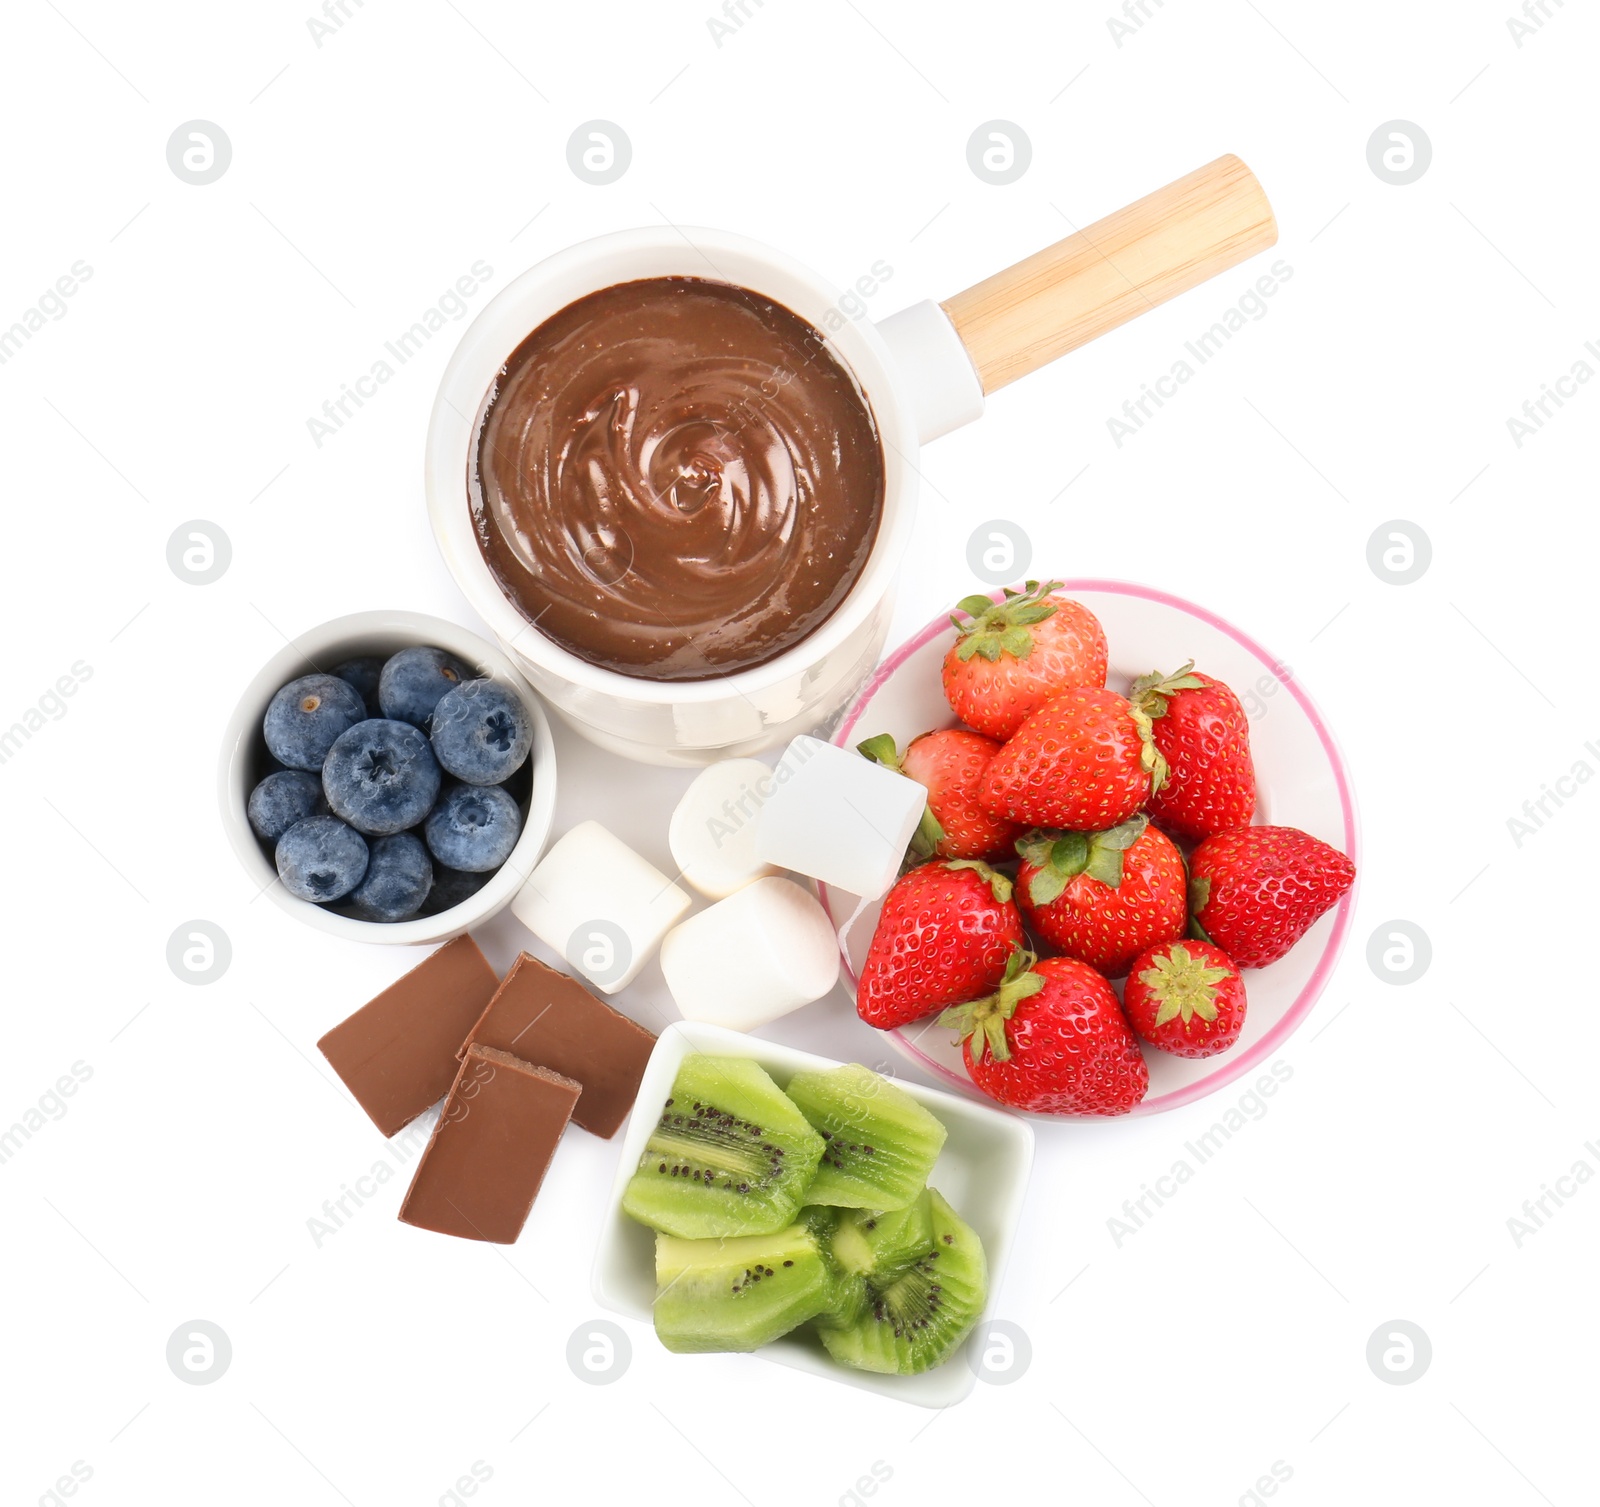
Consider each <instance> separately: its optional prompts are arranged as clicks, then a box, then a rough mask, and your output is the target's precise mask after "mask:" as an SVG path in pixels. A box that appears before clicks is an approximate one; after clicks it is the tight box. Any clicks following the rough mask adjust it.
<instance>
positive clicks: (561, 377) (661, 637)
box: [469, 277, 884, 680]
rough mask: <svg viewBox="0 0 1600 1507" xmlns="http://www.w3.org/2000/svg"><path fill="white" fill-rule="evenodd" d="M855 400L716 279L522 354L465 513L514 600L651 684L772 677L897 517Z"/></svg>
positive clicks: (573, 307) (570, 309)
mask: <svg viewBox="0 0 1600 1507" xmlns="http://www.w3.org/2000/svg"><path fill="white" fill-rule="evenodd" d="M883 485H884V477H883V453H882V450H881V448H880V446H879V442H878V433H877V427H876V425H875V423H874V421H873V418H872V413H871V410H870V408H869V407H868V405H867V403H866V400H865V399H864V397H863V396H862V394H861V391H860V389H859V388H858V387H857V386H856V383H855V380H854V378H853V377H852V376H851V375H850V373H849V372H848V371H847V370H846V369H845V368H844V367H843V366H842V365H841V364H840V362H839V361H838V360H837V359H836V358H835V357H834V356H833V355H832V353H831V352H830V351H829V350H828V349H827V347H826V345H825V344H824V342H823V337H822V336H821V334H819V333H818V331H817V330H816V329H814V328H813V327H812V326H811V325H809V324H808V323H806V321H805V320H803V319H801V318H800V317H799V316H798V315H797V314H794V313H793V312H791V311H790V310H788V309H786V308H784V307H783V306H782V305H780V304H777V303H774V302H773V301H772V300H771V299H768V298H763V297H762V296H760V295H759V294H756V293H752V292H750V291H749V290H747V289H744V288H737V287H733V286H730V285H729V284H726V283H716V282H708V281H705V280H702V279H699V278H687V277H672V278H647V279H643V280H641V281H638V282H630V283H618V284H616V285H615V286H613V287H609V288H604V289H602V290H601V291H600V292H598V293H591V294H589V295H588V296H587V297H584V298H580V299H578V300H577V301H576V302H575V303H571V304H569V305H568V306H567V307H566V308H564V309H562V310H561V311H560V312H559V313H557V314H555V315H553V316H552V317H551V318H549V319H547V320H546V321H545V322H544V323H543V324H542V325H540V326H539V328H538V329H536V330H535V331H534V332H533V333H532V334H531V335H529V336H528V338H527V339H526V340H524V341H523V342H522V344H521V345H519V346H518V347H517V348H516V350H515V351H513V352H512V354H511V357H510V359H509V360H508V361H507V362H506V364H505V368H504V370H503V371H502V373H501V376H500V379H499V381H498V382H497V384H496V386H495V388H494V390H493V391H492V392H491V393H490V395H489V400H488V404H487V407H486V409H485V413H484V417H483V421H482V426H481V429H480V432H479V438H478V452H477V464H476V469H475V474H474V475H473V476H472V477H471V478H470V479H469V497H470V504H471V508H472V513H473V521H474V524H475V527H476V530H477V535H478V542H479V545H480V547H481V548H482V550H483V553H484V556H485V558H486V560H487V561H488V563H489V566H490V569H491V570H492V571H493V572H494V575H495V577H496V579H497V580H498V581H499V582H500V585H501V588H502V589H503V590H504V591H505V593H506V595H507V596H508V597H509V598H510V599H511V601H512V602H514V603H515V604H516V605H517V606H518V607H519V608H520V609H521V611H522V613H523V615H524V616H525V617H527V618H528V620H529V621H530V622H532V623H535V624H537V627H538V631H539V632H541V633H543V634H545V635H547V636H548V637H550V638H552V639H554V640H555V641H556V642H557V643H559V644H561V645H562V646H563V647H565V648H567V649H569V650H571V651H572V652H573V653H574V654H577V655H580V656H581V657H582V658H584V659H586V660H589V661H590V662H591V663H594V664H597V665H603V666H605V667H606V668H607V669H611V670H616V671H620V672H621V673H622V674H624V675H633V676H641V677H645V678H648V679H654V680H704V679H710V678H712V677H715V676H720V675H730V674H733V673H734V672H736V671H738V670H744V669H749V668H751V667H752V666H755V665H760V664H764V663H766V662H767V661H768V660H770V659H772V658H774V657H775V656H777V655H779V654H781V653H783V652H784V650H786V649H789V648H791V647H793V646H794V645H795V644H797V643H799V642H800V641H801V640H802V639H803V638H805V637H806V635H807V634H809V633H811V632H812V631H813V630H814V629H816V628H817V627H818V626H819V625H820V624H821V623H822V622H823V621H824V620H825V619H826V618H827V617H828V615H829V614H830V613H831V612H833V610H834V609H835V608H836V607H837V606H838V605H839V604H840V603H841V602H842V601H843V600H844V598H845V596H846V595H847V594H848V593H849V591H850V588H851V586H852V585H854V583H855V581H856V578H857V577H858V576H859V575H860V574H861V571H862V570H863V568H864V567H865V566H866V563H867V557H868V555H869V554H870V552H871V550H872V544H873V540H874V539H875V538H876V536H877V531H878V519H879V516H880V513H881V511H882V507H883Z"/></svg>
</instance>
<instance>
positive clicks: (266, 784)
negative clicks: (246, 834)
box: [246, 769, 328, 842]
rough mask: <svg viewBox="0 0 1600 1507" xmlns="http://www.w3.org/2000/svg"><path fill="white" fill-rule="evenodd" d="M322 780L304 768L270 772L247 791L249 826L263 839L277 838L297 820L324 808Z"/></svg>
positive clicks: (319, 812)
mask: <svg viewBox="0 0 1600 1507" xmlns="http://www.w3.org/2000/svg"><path fill="white" fill-rule="evenodd" d="M327 809H328V807H327V803H326V802H325V801H324V800H323V799H322V781H321V780H319V779H318V778H317V777H316V775H314V774H310V773H308V772H307V771H306V770H304V769H283V770H279V771H278V772H277V773H276V774H269V775H268V776H267V777H266V779H264V780H262V782H261V783H260V784H259V785H257V786H256V788H255V789H254V790H252V791H251V792H250V804H249V806H248V807H247V808H246V810H247V813H248V815H249V817H250V827H251V830H252V831H254V833H255V834H256V836H257V837H259V838H261V839H262V840H263V841H265V842H276V841H277V840H278V839H279V838H280V837H282V836H283V834H284V833H285V832H287V831H288V830H289V828H290V827H292V826H293V825H294V824H295V823H296V822H299V821H304V820H305V819H306V818H307V817H308V816H317V815H319V814H321V813H324V812H326V811H327Z"/></svg>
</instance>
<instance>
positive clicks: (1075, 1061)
mask: <svg viewBox="0 0 1600 1507" xmlns="http://www.w3.org/2000/svg"><path fill="white" fill-rule="evenodd" d="M939 1020H940V1024H941V1025H947V1026H951V1027H953V1028H954V1029H955V1030H957V1031H959V1032H960V1033H961V1035H962V1038H963V1045H962V1049H961V1054H962V1057H963V1059H964V1060H965V1062H966V1065H967V1072H968V1074H969V1075H970V1076H971V1078H972V1081H973V1082H974V1083H976V1084H977V1085H978V1087H979V1088H981V1089H982V1090H983V1091H984V1093H986V1094H988V1095H989V1097H990V1098H992V1099H998V1100H999V1101H1000V1102H1001V1103H1002V1104H1009V1105H1011V1106H1012V1107H1013V1108H1014V1109H1028V1110H1033V1111H1035V1112H1036V1113H1039V1114H1058V1115H1124V1114H1127V1112H1128V1111H1129V1110H1130V1109H1132V1108H1133V1107H1134V1105H1136V1104H1137V1103H1138V1102H1139V1101H1140V1100H1141V1099H1143V1098H1144V1096H1145V1092H1146V1090H1147V1089H1148V1088H1149V1087H1150V1072H1149V1069H1148V1068H1147V1067H1146V1066H1145V1061H1144V1057H1143V1055H1142V1054H1141V1053H1140V1051H1139V1043H1138V1042H1137V1040H1135V1038H1134V1034H1133V1032H1132V1030H1130V1029H1129V1027H1128V1022H1127V1019H1126V1017H1124V1015H1123V1013H1122V1006H1121V1005H1119V1004H1118V1003H1117V996H1116V994H1115V993H1114V992H1113V990H1112V988H1111V985H1110V984H1108V983H1107V982H1106V981H1105V979H1104V978H1102V977H1101V976H1100V975H1099V974H1098V973H1096V972H1095V971H1094V969H1093V968H1091V967H1090V966H1089V965H1088V964H1087V963H1080V962H1078V961H1077V960H1076V959H1075V958H1044V959H1042V960H1039V961H1036V960H1035V959H1034V956H1033V954H1032V953H1029V952H1022V951H1018V952H1016V953H1014V954H1013V955H1012V958H1011V962H1010V964H1009V965H1008V966H1007V968H1006V972H1005V977H1004V978H1003V979H1002V980H1001V982H1000V986H999V988H998V989H996V990H995V992H994V993H993V994H991V995H988V996H986V997H985V998H983V999H979V1000H974V1001H973V1002H972V1003H971V1004H967V1005H960V1006H957V1007H956V1008H954V1009H951V1010H946V1011H945V1013H944V1014H943V1015H942V1016H940V1017H939Z"/></svg>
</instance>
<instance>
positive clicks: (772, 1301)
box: [655, 1224, 836, 1353]
mask: <svg viewBox="0 0 1600 1507" xmlns="http://www.w3.org/2000/svg"><path fill="white" fill-rule="evenodd" d="M835 1285H836V1284H835V1278H834V1274H833V1272H832V1270H831V1269H830V1267H829V1265H828V1262H827V1259H826V1257H824V1255H823V1254H822V1250H821V1247H820V1246H819V1245H818V1244H817V1237H816V1236H815V1235H814V1234H813V1233H812V1232H811V1230H810V1229H808V1228H807V1227H806V1226H805V1225H803V1224H793V1225H790V1226H789V1227H788V1228H787V1229H782V1230H779V1231H778V1232H777V1233H776V1234H769V1235H740V1236H736V1237H734V1238H731V1239H726V1240H683V1239H680V1238H679V1237H678V1236H676V1235H660V1234H658V1235H657V1236H656V1301H655V1322H656V1333H657V1335H659V1336H660V1338H661V1343H662V1344H663V1345H665V1346H666V1347H667V1349H668V1350H676V1351H679V1352H681V1353H694V1352H701V1351H710V1350H754V1349H756V1348H758V1347H759V1346H761V1345H766V1344H770V1343H771V1342H772V1341H773V1340H775V1339H778V1338H779V1337H780V1336H782V1335H785V1334H787V1333H788V1332H789V1331H790V1330H791V1329H795V1328H798V1327H799V1326H800V1325H801V1324H804V1323H805V1322H806V1321H807V1320H808V1319H813V1318H816V1317H817V1315H818V1314H820V1313H822V1312H823V1310H824V1308H825V1307H826V1306H827V1305H828V1304H830V1303H831V1302H832V1301H833V1300H834V1298H835Z"/></svg>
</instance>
